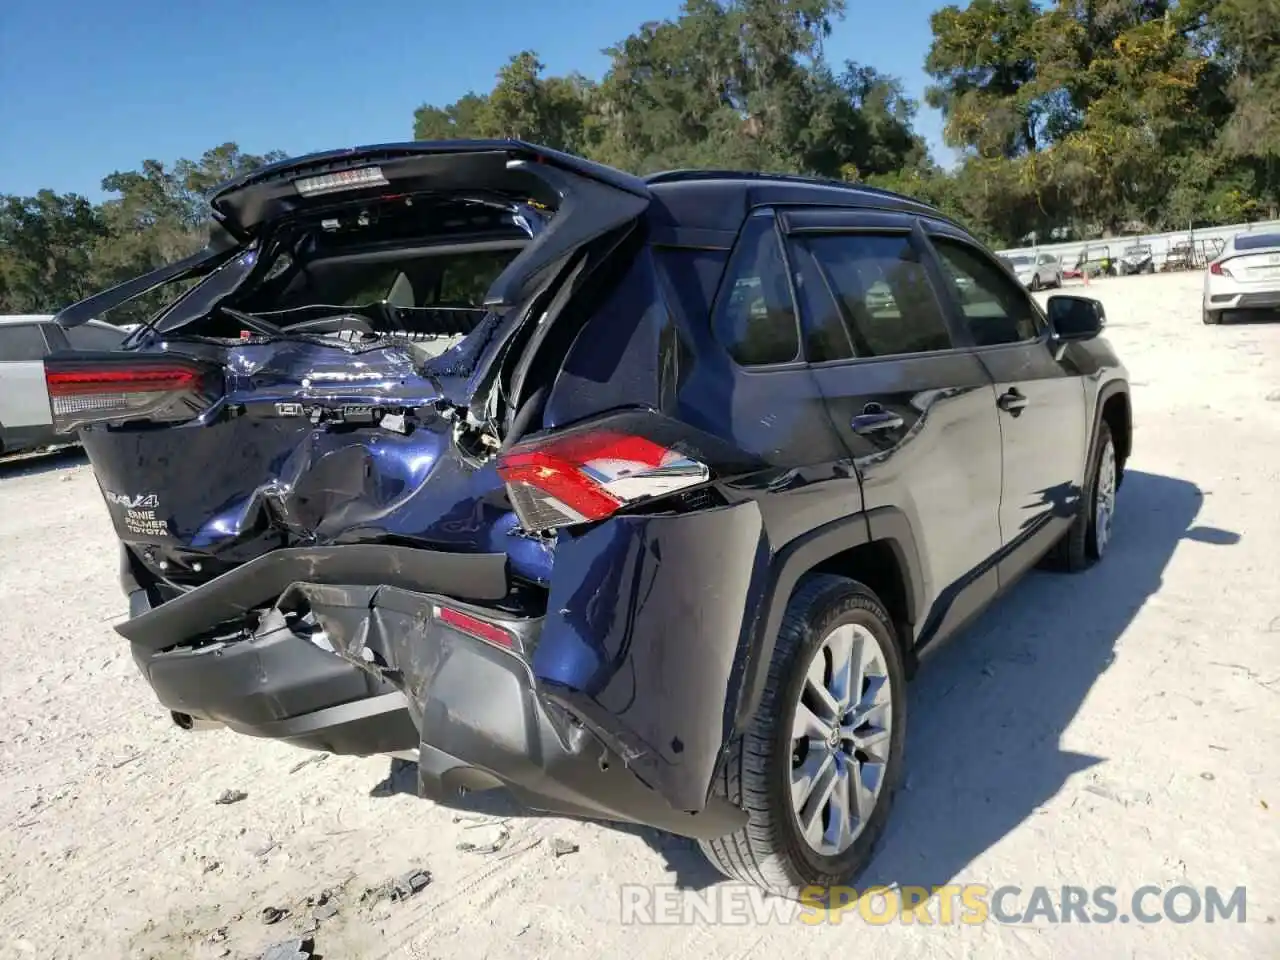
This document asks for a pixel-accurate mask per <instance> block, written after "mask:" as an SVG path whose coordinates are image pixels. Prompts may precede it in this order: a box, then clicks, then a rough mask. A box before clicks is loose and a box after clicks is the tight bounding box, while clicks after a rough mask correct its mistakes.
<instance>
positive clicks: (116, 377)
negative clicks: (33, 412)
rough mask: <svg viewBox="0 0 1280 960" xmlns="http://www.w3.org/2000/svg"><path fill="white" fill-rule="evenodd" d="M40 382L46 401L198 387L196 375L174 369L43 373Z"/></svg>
mask: <svg viewBox="0 0 1280 960" xmlns="http://www.w3.org/2000/svg"><path fill="white" fill-rule="evenodd" d="M44 379H45V384H46V385H47V386H48V387H49V396H50V397H77V396H85V395H89V394H99V393H155V392H157V391H164V390H186V389H190V388H191V387H195V386H198V384H199V380H200V374H199V372H198V371H196V370H188V369H185V368H176V367H175V368H173V369H168V370H165V369H161V370H127V369H126V370H68V371H55V370H46V371H45V378H44Z"/></svg>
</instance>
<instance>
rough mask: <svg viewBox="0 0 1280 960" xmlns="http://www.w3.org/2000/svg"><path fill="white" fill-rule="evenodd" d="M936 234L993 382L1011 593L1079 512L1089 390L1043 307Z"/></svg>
mask: <svg viewBox="0 0 1280 960" xmlns="http://www.w3.org/2000/svg"><path fill="white" fill-rule="evenodd" d="M929 234H930V240H931V242H932V245H933V247H934V249H935V250H936V251H937V255H938V258H939V260H940V262H941V263H942V265H943V267H944V272H945V273H946V274H947V280H948V286H949V288H950V295H951V297H952V298H953V303H954V306H955V308H956V310H957V311H958V312H959V314H960V317H961V318H962V320H963V323H964V325H965V327H966V330H967V332H968V335H969V337H971V338H972V341H973V343H974V351H975V355H976V356H977V358H978V359H979V360H980V361H981V363H982V365H983V366H984V367H985V368H986V370H987V372H988V373H990V375H991V378H992V379H993V380H994V381H995V391H996V405H997V407H998V409H999V411H1000V412H999V420H1000V432H1001V435H1002V445H1003V450H1004V475H1003V482H1002V492H1001V498H1000V531H1001V539H1002V547H1003V551H1002V553H1003V555H1002V558H1001V560H1000V565H999V569H1000V579H1001V582H1002V583H1006V582H1010V581H1011V580H1012V579H1013V578H1015V577H1016V576H1017V575H1018V574H1019V573H1021V572H1022V571H1023V570H1025V569H1026V568H1027V567H1028V566H1030V565H1031V564H1033V563H1034V562H1035V561H1036V560H1037V559H1039V557H1040V556H1041V555H1042V554H1043V553H1044V551H1045V550H1047V549H1048V548H1049V547H1050V546H1052V545H1053V542H1054V541H1055V540H1056V539H1057V537H1059V536H1060V535H1061V534H1062V532H1063V531H1064V530H1065V529H1066V527H1067V526H1068V525H1069V524H1070V522H1071V518H1072V516H1073V515H1074V512H1075V510H1076V507H1077V505H1078V503H1079V498H1080V495H1081V489H1082V484H1083V482H1084V465H1085V460H1086V447H1087V444H1088V434H1089V418H1088V417H1087V416H1086V414H1085V388H1084V380H1083V377H1082V375H1081V372H1080V371H1079V370H1077V369H1076V368H1075V367H1074V366H1073V364H1072V362H1071V360H1070V359H1069V358H1068V357H1067V356H1066V355H1065V354H1064V355H1063V357H1062V358H1061V359H1059V358H1058V357H1056V356H1055V352H1054V349H1053V347H1052V345H1051V343H1050V340H1049V329H1048V324H1047V322H1046V321H1045V318H1044V315H1043V314H1042V313H1041V311H1040V308H1039V306H1038V305H1037V304H1036V302H1035V301H1034V300H1033V299H1032V297H1031V296H1030V295H1029V294H1028V293H1027V292H1026V291H1025V290H1023V288H1022V286H1021V285H1020V284H1018V283H1017V282H1016V281H1015V280H1013V278H1012V277H1010V276H1009V275H1008V274H1007V273H1006V272H1005V271H1004V270H1003V269H1001V267H1000V265H999V264H998V263H997V262H996V260H995V258H994V257H992V256H991V255H990V254H988V253H987V252H986V251H984V250H983V249H982V248H981V247H979V246H978V245H977V244H975V243H974V242H973V241H972V240H970V239H969V238H968V237H967V236H966V235H965V234H964V233H963V232H961V231H960V230H958V229H956V228H955V227H952V226H950V225H948V224H942V223H937V224H930V226H929ZM956 281H960V282H958V283H957V282H956Z"/></svg>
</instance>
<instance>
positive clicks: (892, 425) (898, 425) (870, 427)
mask: <svg viewBox="0 0 1280 960" xmlns="http://www.w3.org/2000/svg"><path fill="white" fill-rule="evenodd" d="M903 423H904V421H903V419H902V417H900V416H899V415H898V414H896V413H891V412H890V411H888V410H885V409H884V408H882V407H881V406H880V405H879V404H871V403H869V404H867V405H866V406H865V407H864V408H863V410H862V413H860V414H858V415H857V416H856V417H854V418H853V422H852V423H850V424H849V425H850V426H851V427H853V432H854V433H857V434H861V435H863V436H865V435H866V434H869V433H880V432H881V431H884V430H901V429H902V426H903Z"/></svg>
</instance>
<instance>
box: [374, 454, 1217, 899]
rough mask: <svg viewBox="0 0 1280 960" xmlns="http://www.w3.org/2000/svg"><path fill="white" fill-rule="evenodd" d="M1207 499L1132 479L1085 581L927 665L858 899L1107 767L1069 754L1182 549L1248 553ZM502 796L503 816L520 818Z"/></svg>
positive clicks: (680, 846)
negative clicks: (892, 795)
mask: <svg viewBox="0 0 1280 960" xmlns="http://www.w3.org/2000/svg"><path fill="white" fill-rule="evenodd" d="M1203 499H1204V498H1203V494H1202V493H1201V491H1200V489H1199V488H1198V487H1196V486H1195V485H1194V484H1192V483H1188V482H1187V481H1184V480H1179V479H1175V478H1173V477H1165V476H1159V475H1155V474H1150V473H1142V472H1138V471H1130V472H1128V473H1126V475H1125V478H1124V483H1123V486H1122V488H1121V491H1120V494H1119V497H1118V505H1117V519H1116V528H1115V535H1114V538H1113V540H1112V545H1111V550H1110V553H1109V554H1108V556H1107V558H1106V561H1105V562H1104V563H1102V564H1100V565H1098V566H1096V567H1094V568H1093V569H1091V570H1088V571H1086V572H1084V573H1081V574H1078V575H1075V576H1069V575H1064V574H1053V573H1042V572H1039V571H1037V572H1034V573H1032V574H1029V575H1028V576H1027V577H1025V578H1024V579H1023V580H1022V582H1020V583H1019V584H1018V585H1017V586H1016V587H1014V588H1013V589H1012V590H1011V591H1010V592H1009V593H1008V594H1007V595H1006V596H1005V597H1003V598H1001V599H1000V600H999V601H997V602H996V604H994V605H993V606H992V607H991V609H989V610H988V611H986V612H985V613H984V614H983V615H982V616H981V617H980V618H979V619H978V620H977V621H975V622H974V623H973V624H972V625H971V626H970V627H969V628H967V629H966V630H964V631H963V632H962V633H961V634H960V635H959V636H957V637H956V638H955V640H954V641H952V642H949V643H947V644H946V645H945V646H944V647H943V648H942V649H941V650H939V651H938V652H937V653H936V655H934V656H931V657H928V658H926V660H925V662H924V663H923V664H922V665H921V668H920V672H919V674H918V675H917V677H916V680H915V681H914V683H913V684H912V685H911V688H910V694H909V702H908V708H907V716H908V734H907V748H906V761H907V763H906V769H907V773H906V776H905V780H904V789H903V790H901V791H900V792H899V794H898V796H897V799H896V804H895V809H894V811H893V815H892V816H891V817H890V819H889V826H888V828H887V830H886V833H885V836H884V837H883V838H882V841H881V844H880V847H879V849H878V851H877V853H876V856H875V857H874V859H873V860H872V862H871V863H870V864H869V866H868V868H867V869H866V871H864V873H863V875H862V876H861V877H860V878H858V885H859V886H860V887H863V886H870V885H879V884H884V885H893V884H902V885H908V884H909V885H919V886H930V885H933V886H938V885H942V884H945V883H948V882H950V881H951V880H953V879H954V878H955V877H956V876H957V875H958V874H959V873H960V872H961V871H962V870H963V869H964V868H965V867H966V866H967V865H968V864H969V863H970V862H972V861H973V860H974V859H975V858H976V857H978V856H979V855H980V854H981V853H982V852H983V851H985V850H986V849H988V848H989V847H991V846H992V845H993V844H995V843H996V842H998V841H999V840H1000V839H1001V838H1002V837H1004V836H1005V835H1006V834H1007V833H1009V832H1010V831H1011V830H1013V829H1014V828H1016V827H1017V826H1018V825H1019V824H1020V823H1022V822H1023V821H1024V820H1026V819H1027V818H1028V817H1029V816H1031V815H1032V814H1033V813H1034V812H1035V810H1036V809H1037V808H1039V807H1041V806H1042V805H1043V804H1044V803H1045V802H1046V801H1047V800H1049V798H1051V797H1052V796H1053V795H1054V794H1056V793H1057V792H1058V791H1059V790H1061V789H1062V788H1063V786H1064V784H1066V782H1067V781H1068V779H1069V778H1071V777H1072V776H1074V775H1076V774H1078V773H1080V772H1082V771H1084V770H1087V769H1089V768H1090V767H1093V766H1095V765H1096V764H1099V763H1104V762H1105V761H1106V759H1107V758H1106V757H1100V756H1091V755H1085V754H1078V753H1071V752H1068V751H1064V750H1062V749H1061V748H1060V747H1059V742H1060V740H1061V737H1062V734H1063V732H1064V731H1065V730H1066V729H1067V727H1068V725H1069V724H1070V723H1071V721H1072V719H1073V718H1074V717H1075V715H1076V712H1077V711H1078V710H1079V708H1080V705H1081V703H1083V701H1084V699H1085V697H1086V696H1087V695H1088V693H1089V690H1090V688H1091V687H1092V686H1093V683H1094V681H1096V680H1097V679H1098V677H1099V676H1101V675H1102V673H1103V672H1104V671H1105V670H1107V668H1108V667H1109V666H1110V665H1111V662H1112V659H1113V658H1114V655H1115V645H1116V641H1117V640H1118V639H1119V638H1120V636H1121V635H1122V634H1123V633H1124V631H1125V629H1126V628H1127V627H1128V626H1129V624H1130V622H1131V621H1132V620H1133V617H1134V615H1135V614H1136V613H1137V612H1138V610H1139V609H1141V607H1142V606H1143V604H1144V603H1146V601H1147V599H1148V598H1149V597H1150V596H1151V595H1152V594H1153V593H1155V592H1156V591H1157V590H1158V589H1159V588H1160V585H1161V583H1162V579H1163V574H1164V569H1165V567H1166V565H1167V564H1168V562H1169V559H1170V557H1171V556H1172V555H1173V553H1174V551H1175V550H1176V549H1177V547H1178V544H1179V543H1181V542H1182V541H1183V540H1196V541H1199V542H1202V543H1210V544H1216V545H1222V546H1227V545H1231V544H1235V543H1237V542H1238V541H1239V539H1240V537H1239V535H1238V534H1236V533H1234V532H1231V531H1227V530H1220V529H1216V528H1210V527H1201V526H1196V525H1195V519H1196V516H1197V514H1198V513H1199V511H1200V507H1201V504H1202V502H1203ZM975 758H980V762H975ZM402 779H403V781H404V783H405V786H406V787H408V786H409V783H410V782H411V781H412V778H411V777H407V776H406V777H403V778H402ZM380 786H383V785H380ZM499 796H500V795H499ZM499 796H495V797H493V799H492V800H491V801H489V802H491V803H493V804H495V806H494V807H493V809H492V811H491V812H492V813H494V814H496V815H503V816H507V815H511V814H512V813H513V812H516V811H518V810H519V808H516V807H513V806H512V805H511V803H510V801H507V800H502V799H499ZM613 826H615V827H616V829H619V830H622V831H624V832H627V833H633V834H636V835H638V836H640V837H641V838H643V839H644V841H645V842H646V843H647V844H648V845H649V846H650V847H651V848H652V849H654V850H655V851H656V852H657V853H659V854H660V855H661V856H662V857H663V858H664V860H665V863H666V867H667V869H668V871H669V872H670V873H672V874H673V875H674V882H675V883H676V884H677V885H678V886H680V887H684V888H689V889H702V888H705V887H707V886H710V885H713V884H716V883H719V882H721V881H722V880H723V878H722V877H721V876H720V874H719V873H718V872H716V870H715V869H714V868H712V867H711V865H710V864H709V863H708V862H707V861H706V860H705V859H704V858H703V857H702V855H701V853H700V852H699V850H698V848H697V845H696V843H694V842H693V841H691V840H686V839H684V838H681V837H675V836H672V835H670V834H666V833H663V832H661V831H658V830H653V829H650V828H647V827H636V826H630V825H622V824H618V825H613Z"/></svg>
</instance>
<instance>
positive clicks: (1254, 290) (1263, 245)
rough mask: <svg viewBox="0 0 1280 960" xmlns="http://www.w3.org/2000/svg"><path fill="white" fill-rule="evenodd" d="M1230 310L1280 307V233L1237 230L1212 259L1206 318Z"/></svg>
mask: <svg viewBox="0 0 1280 960" xmlns="http://www.w3.org/2000/svg"><path fill="white" fill-rule="evenodd" d="M1228 310H1280V233H1237V234H1236V235H1235V236H1233V237H1232V238H1231V239H1230V240H1228V241H1227V243H1226V245H1225V246H1224V247H1223V249H1222V252H1221V253H1219V254H1218V255H1217V256H1216V257H1215V258H1214V259H1213V260H1211V261H1210V262H1209V269H1207V270H1205V272H1204V305H1203V317H1204V322H1205V323H1220V322H1221V321H1222V318H1223V315H1224V313H1225V312H1226V311H1228Z"/></svg>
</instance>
